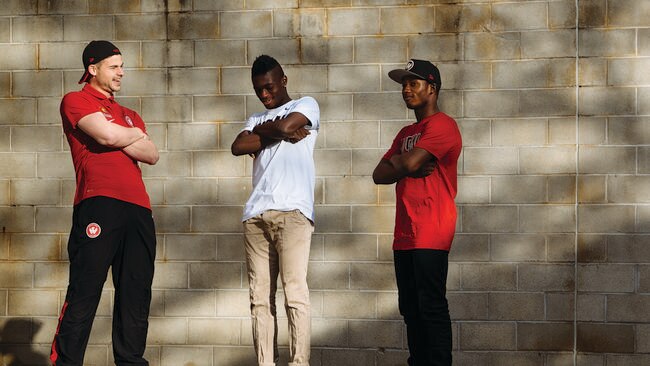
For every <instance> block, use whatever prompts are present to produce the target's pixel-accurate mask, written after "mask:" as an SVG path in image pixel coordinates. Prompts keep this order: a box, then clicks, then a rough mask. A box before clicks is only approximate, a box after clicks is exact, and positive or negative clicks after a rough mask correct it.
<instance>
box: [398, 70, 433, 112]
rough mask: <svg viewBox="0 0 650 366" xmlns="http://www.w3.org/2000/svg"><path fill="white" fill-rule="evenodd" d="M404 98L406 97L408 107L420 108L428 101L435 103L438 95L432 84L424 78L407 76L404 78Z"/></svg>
mask: <svg viewBox="0 0 650 366" xmlns="http://www.w3.org/2000/svg"><path fill="white" fill-rule="evenodd" d="M432 98H433V99H432ZM402 99H404V102H405V103H406V107H407V108H409V109H418V108H420V107H422V106H424V105H426V104H428V103H431V102H434V103H435V102H436V99H437V95H436V91H435V88H434V86H433V85H432V84H430V83H428V82H427V81H425V80H422V79H418V78H415V77H410V76H406V77H404V78H403V79H402Z"/></svg>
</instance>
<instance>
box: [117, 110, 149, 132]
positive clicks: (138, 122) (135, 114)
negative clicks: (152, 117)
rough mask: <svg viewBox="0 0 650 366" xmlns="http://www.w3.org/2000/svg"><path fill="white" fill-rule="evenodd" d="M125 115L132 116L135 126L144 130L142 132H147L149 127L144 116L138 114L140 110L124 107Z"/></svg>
mask: <svg viewBox="0 0 650 366" xmlns="http://www.w3.org/2000/svg"><path fill="white" fill-rule="evenodd" d="M122 108H123V109H124V115H126V116H129V117H130V118H131V122H133V127H137V128H139V129H141V130H142V132H144V133H147V127H146V126H145V125H144V121H143V120H142V117H140V115H139V114H138V112H136V111H134V110H131V109H128V108H124V107H122Z"/></svg>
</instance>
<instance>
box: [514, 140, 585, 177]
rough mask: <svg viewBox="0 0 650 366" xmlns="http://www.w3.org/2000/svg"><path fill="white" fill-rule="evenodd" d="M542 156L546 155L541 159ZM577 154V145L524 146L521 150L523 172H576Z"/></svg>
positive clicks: (520, 157)
mask: <svg viewBox="0 0 650 366" xmlns="http://www.w3.org/2000/svg"><path fill="white" fill-rule="evenodd" d="M540 156H544V159H541V161H540V158H539V157H540ZM575 156H576V152H575V146H552V147H522V148H521V149H520V150H519V159H520V169H521V173H524V174H562V173H564V174H566V173H574V172H575V169H576V167H575Z"/></svg>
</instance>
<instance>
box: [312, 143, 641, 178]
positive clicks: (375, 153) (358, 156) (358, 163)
mask: <svg viewBox="0 0 650 366" xmlns="http://www.w3.org/2000/svg"><path fill="white" fill-rule="evenodd" d="M386 150H387V149H360V150H357V149H354V150H352V175H365V176H371V175H372V172H373V170H374V169H375V167H376V166H377V164H378V163H379V160H380V159H381V157H382V156H383V155H384V154H385V153H386ZM338 154H339V157H342V156H341V155H342V152H339V153H338ZM318 166H319V162H318V161H317V162H316V169H318ZM649 166H650V164H649ZM344 174H345V173H344ZM317 175H319V174H317ZM328 175H336V174H328Z"/></svg>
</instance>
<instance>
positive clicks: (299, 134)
mask: <svg viewBox="0 0 650 366" xmlns="http://www.w3.org/2000/svg"><path fill="white" fill-rule="evenodd" d="M310 134H311V132H309V130H308V129H306V128H304V127H301V128H299V129H297V130H296V132H294V133H293V135H291V136H289V137H287V138H285V139H284V141H287V142H290V143H292V144H295V143H296V142H298V141H300V140H302V139H304V138H305V137H307V136H308V135H310Z"/></svg>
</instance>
